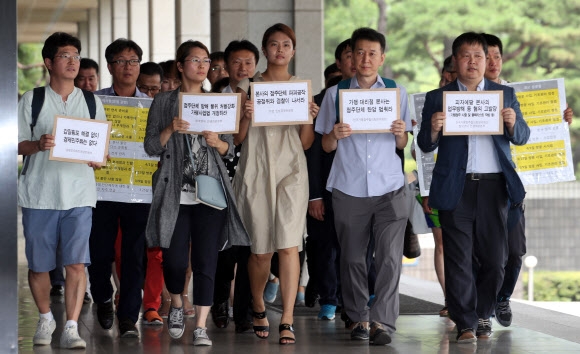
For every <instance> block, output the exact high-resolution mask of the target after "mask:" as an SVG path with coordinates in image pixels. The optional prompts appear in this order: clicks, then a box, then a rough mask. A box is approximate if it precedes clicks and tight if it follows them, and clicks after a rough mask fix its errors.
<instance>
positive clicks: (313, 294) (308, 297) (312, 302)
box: [304, 282, 320, 307]
mask: <svg viewBox="0 0 580 354" xmlns="http://www.w3.org/2000/svg"><path fill="white" fill-rule="evenodd" d="M315 288H316V287H315V286H313V285H312V284H310V282H308V285H306V291H305V292H304V306H306V307H314V306H316V303H317V302H318V299H320V296H319V295H318V293H317V291H316V289H315Z"/></svg>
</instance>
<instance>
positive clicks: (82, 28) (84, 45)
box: [77, 21, 89, 57]
mask: <svg viewBox="0 0 580 354" xmlns="http://www.w3.org/2000/svg"><path fill="white" fill-rule="evenodd" d="M77 28H78V39H79V40H80V41H81V56H83V57H86V56H87V52H88V47H89V23H88V22H87V21H83V22H79V23H77Z"/></svg>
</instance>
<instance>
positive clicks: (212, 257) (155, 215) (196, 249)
mask: <svg viewBox="0 0 580 354" xmlns="http://www.w3.org/2000/svg"><path fill="white" fill-rule="evenodd" d="M175 61H176V64H177V70H178V75H179V78H180V80H181V82H182V84H181V87H180V88H179V89H177V90H174V91H170V92H163V93H160V94H158V95H157V96H155V99H154V100H153V103H152V104H151V108H150V110H149V117H148V120H147V130H146V135H145V151H146V152H147V153H148V154H149V155H152V156H160V167H159V169H158V170H157V171H156V172H155V173H154V174H153V201H152V203H151V210H150V213H149V219H148V222H147V229H146V237H147V242H148V245H149V246H150V247H151V246H160V247H161V248H162V251H163V275H164V278H165V285H166V287H167V290H168V291H169V293H170V297H171V302H172V304H171V308H170V310H169V316H168V323H167V326H168V330H169V335H170V336H171V337H172V338H181V336H182V335H183V333H184V331H185V322H184V313H183V300H182V297H181V293H182V292H183V289H184V282H185V271H186V269H187V265H188V251H189V243H190V242H191V245H192V246H191V266H192V270H193V283H194V288H193V304H194V305H195V310H196V314H197V317H196V329H195V331H194V334H193V336H194V337H193V339H194V341H193V344H194V345H212V342H211V340H210V339H209V337H208V335H207V332H206V320H207V316H208V313H209V310H210V306H211V304H212V299H213V283H214V277H215V271H216V265H217V256H218V252H219V250H220V249H222V248H223V247H224V246H225V245H226V244H228V245H232V244H234V245H236V244H242V245H247V244H249V239H248V235H247V234H246V232H245V230H244V228H243V226H242V224H241V222H240V220H239V216H238V215H237V210H236V207H235V205H234V204H233V191H232V189H231V184H230V182H229V178H228V174H227V169H226V167H225V165H224V163H223V160H222V159H225V158H232V156H233V151H234V145H233V138H232V136H231V135H218V134H217V133H214V132H210V131H205V132H203V134H202V135H193V134H182V132H185V131H187V130H188V128H189V123H188V122H187V121H185V120H182V119H180V118H179V93H180V92H183V93H191V94H193V93H204V90H203V88H202V83H203V81H204V80H205V79H206V77H207V72H208V70H209V68H210V62H211V60H210V59H209V52H208V50H207V47H206V46H205V45H203V44H202V43H200V42H198V41H187V42H184V43H183V44H181V46H180V47H179V48H178V49H177V53H176V58H175ZM199 175H207V176H211V177H214V178H216V179H218V180H220V181H221V184H222V186H223V188H224V193H225V195H226V199H227V200H228V205H227V208H225V209H222V210H218V209H215V208H212V207H210V206H207V205H205V204H201V203H199V202H198V201H196V198H195V186H196V183H195V180H194V178H195V177H196V176H199ZM224 228H225V230H224ZM224 231H226V232H224Z"/></svg>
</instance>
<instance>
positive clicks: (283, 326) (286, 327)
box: [278, 323, 296, 345]
mask: <svg viewBox="0 0 580 354" xmlns="http://www.w3.org/2000/svg"><path fill="white" fill-rule="evenodd" d="M282 331H290V332H292V333H294V327H292V325H290V324H287V323H282V324H280V326H278V332H279V333H282ZM283 340H289V341H291V342H286V343H284V342H282V341H283ZM279 343H280V345H286V344H296V338H295V337H287V336H284V337H280V341H279Z"/></svg>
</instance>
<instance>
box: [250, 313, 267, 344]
mask: <svg viewBox="0 0 580 354" xmlns="http://www.w3.org/2000/svg"><path fill="white" fill-rule="evenodd" d="M252 316H253V317H254V318H255V319H257V320H262V319H264V318H266V311H264V312H256V311H254V310H252ZM253 327H254V334H255V335H256V337H258V338H260V339H267V338H268V336H269V335H270V326H253ZM256 332H266V335H265V336H261V335H259V334H258V333H256Z"/></svg>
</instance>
